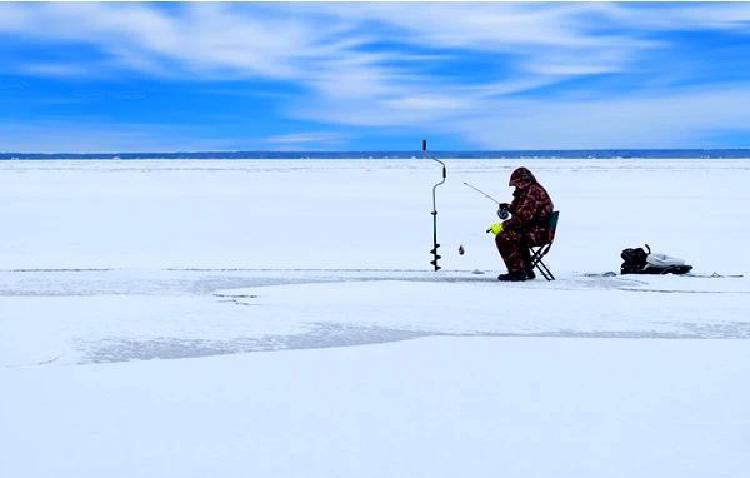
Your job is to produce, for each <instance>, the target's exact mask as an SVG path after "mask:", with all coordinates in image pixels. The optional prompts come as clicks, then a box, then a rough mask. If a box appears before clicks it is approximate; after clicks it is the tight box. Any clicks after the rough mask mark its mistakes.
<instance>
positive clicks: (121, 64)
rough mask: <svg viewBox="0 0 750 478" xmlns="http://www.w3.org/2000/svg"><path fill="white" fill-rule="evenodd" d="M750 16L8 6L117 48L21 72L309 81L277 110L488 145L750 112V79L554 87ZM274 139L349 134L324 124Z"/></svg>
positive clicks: (608, 138) (633, 62)
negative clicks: (572, 93)
mask: <svg viewBox="0 0 750 478" xmlns="http://www.w3.org/2000/svg"><path fill="white" fill-rule="evenodd" d="M749 24H750V6H748V5H747V4H715V3H709V4H700V3H699V4H693V3H691V4H677V5H668V4H657V5H654V4H645V5H640V4H635V5H625V4H618V3H615V4H609V3H486V2H482V3H454V2H446V3H392V2H384V3H378V2H373V3H312V4H310V3H250V4H221V3H200V4H194V3H187V4H167V5H159V4H151V3H148V4H137V3H40V4H36V3H35V4H21V3H4V4H0V35H11V36H14V37H17V38H22V39H23V38H26V39H33V40H34V41H42V42H49V43H54V44H62V45H65V44H84V45H87V46H89V47H91V48H95V49H97V50H98V51H99V52H100V54H101V55H102V58H103V59H102V60H100V63H98V64H93V63H92V62H91V60H89V61H88V62H86V61H82V60H80V59H78V60H70V61H67V62H63V61H60V60H58V61H57V62H50V61H40V60H38V59H34V58H29V59H28V61H26V62H21V63H18V64H14V65H10V67H12V68H13V69H14V70H15V72H16V73H20V74H26V75H37V76H45V77H65V76H68V77H73V76H78V77H80V76H86V75H87V72H88V71H91V75H92V76H93V75H94V74H95V73H94V71H93V70H96V65H98V66H100V67H102V68H104V69H110V70H111V69H120V70H121V71H135V72H138V73H139V74H142V75H146V76H152V77H155V78H179V79H181V80H184V81H198V82H208V81H217V80H242V79H263V80H267V81H276V82H280V83H285V84H289V85H294V86H295V87H298V88H300V93H299V94H297V95H296V96H292V97H291V99H287V100H284V102H283V103H280V104H279V105H277V108H278V109H279V111H281V112H282V113H283V114H284V115H286V117H287V118H296V119H301V120H305V121H308V122H310V121H312V122H316V123H318V124H320V125H331V126H354V127H357V126H360V127H399V126H419V127H421V128H429V130H435V131H444V132H460V133H461V134H462V135H463V137H464V138H465V142H466V143H467V144H474V145H477V146H482V147H515V146H517V147H542V146H543V145H544V146H547V147H564V146H568V145H569V146H570V147H582V146H586V145H594V144H596V145H599V146H607V145H608V144H610V145H611V144H614V143H617V144H618V145H625V144H624V143H628V144H631V143H632V144H631V145H633V146H637V145H645V144H648V145H654V146H658V145H666V144H672V143H675V142H678V141H682V140H684V138H685V137H690V138H693V137H699V136H701V135H705V134H708V133H710V132H711V131H715V130H716V129H718V128H728V127H730V126H732V125H733V123H732V122H734V121H739V120H743V121H745V120H746V119H747V118H746V117H745V116H744V114H743V113H742V112H741V111H740V108H738V107H737V105H738V104H739V102H738V101H732V98H746V85H744V84H742V85H737V84H733V85H730V86H727V87H725V88H724V89H723V90H722V91H720V92H718V93H717V92H716V91H715V90H714V89H709V88H704V89H701V88H699V87H696V86H695V85H692V86H691V87H690V88H689V89H686V88H682V87H679V86H674V87H673V88H672V89H670V88H662V89H660V90H658V91H657V90H651V91H636V89H634V90H633V91H621V92H618V94H617V95H615V96H611V91H606V92H605V91H601V90H599V89H597V88H593V87H592V88H589V89H585V88H579V89H578V90H577V91H578V97H577V98H576V99H575V100H572V99H570V98H569V97H567V96H565V95H564V94H562V93H560V94H554V93H550V91H551V90H550V89H551V88H553V87H555V86H556V85H564V84H568V83H570V82H572V81H576V80H586V79H587V78H597V77H603V76H617V75H632V74H634V73H637V72H638V71H639V68H641V65H642V62H643V61H644V59H650V58H652V57H653V55H656V54H657V53H658V52H659V51H662V50H664V49H666V48H669V46H670V43H669V39H667V38H665V37H664V36H662V35H659V32H668V31H674V30H716V31H722V32H735V33H736V34H739V35H744V34H745V32H746V28H747V26H748V25H749ZM465 58H470V59H485V60H486V59H491V60H492V61H493V62H495V63H497V64H499V65H501V66H502V67H498V69H497V71H496V72H495V74H491V75H474V74H472V73H476V71H477V69H481V66H479V67H476V68H475V69H474V70H472V68H471V67H463V70H462V72H461V73H462V74H459V75H456V74H444V73H443V72H441V71H440V70H439V69H438V70H436V68H437V67H439V66H441V65H444V68H449V67H450V64H451V63H450V62H451V61H455V60H456V59H458V60H461V59H465ZM92 65H93V67H92ZM665 77H666V75H665ZM676 80H679V78H677V79H676ZM674 83H675V85H676V84H677V83H678V81H675V82H674ZM747 87H748V88H750V83H748V85H747ZM539 90H544V91H546V92H547V93H546V94H543V95H535V94H534V93H535V92H536V91H539ZM561 91H562V90H561ZM582 91H584V92H585V93H581V92H582ZM688 106H689V108H688ZM689 111H692V114H690V113H689ZM696 111H700V114H695V112H696ZM313 129H315V128H313ZM499 131H500V132H502V133H498V132H499ZM540 132H541V133H540ZM592 138H596V139H592ZM261 141H265V143H266V144H269V145H272V146H276V147H288V146H293V147H297V146H303V147H309V148H312V147H315V145H317V146H323V147H327V146H331V145H342V144H344V145H345V144H346V141H345V140H343V139H342V136H337V135H332V134H331V133H326V132H317V133H288V132H284V133H283V134H278V135H270V136H268V137H267V138H266V140H261ZM607 142H609V143H607Z"/></svg>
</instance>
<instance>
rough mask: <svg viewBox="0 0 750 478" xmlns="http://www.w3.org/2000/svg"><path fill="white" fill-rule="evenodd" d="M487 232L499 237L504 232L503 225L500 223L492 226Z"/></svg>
mask: <svg viewBox="0 0 750 478" xmlns="http://www.w3.org/2000/svg"><path fill="white" fill-rule="evenodd" d="M487 232H491V233H492V234H494V235H496V236H497V235H498V234H500V233H501V232H503V223H502V222H498V223H496V224H493V225H491V226H490V228H489V229H487Z"/></svg>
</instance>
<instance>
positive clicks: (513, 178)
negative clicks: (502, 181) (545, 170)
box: [508, 166, 536, 187]
mask: <svg viewBox="0 0 750 478" xmlns="http://www.w3.org/2000/svg"><path fill="white" fill-rule="evenodd" d="M534 183H536V178H535V177H534V175H533V174H532V173H531V171H529V170H528V169H526V168H524V167H523V166H522V167H520V168H518V169H516V170H515V171H513V174H511V175H510V181H509V182H508V185H509V186H516V187H518V186H521V187H523V186H528V185H529V184H534Z"/></svg>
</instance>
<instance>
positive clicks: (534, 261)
mask: <svg viewBox="0 0 750 478" xmlns="http://www.w3.org/2000/svg"><path fill="white" fill-rule="evenodd" d="M530 249H531V252H532V255H531V268H532V269H534V268H536V269H537V270H538V271H539V273H540V274H541V275H542V277H544V278H545V279H547V280H548V281H551V280H555V276H554V274H552V271H551V270H550V269H549V267H547V264H545V263H544V262H542V258H543V257H544V256H545V255H546V251H544V246H542V247H539V248H537V249H536V250H534V248H533V247H532V248H530Z"/></svg>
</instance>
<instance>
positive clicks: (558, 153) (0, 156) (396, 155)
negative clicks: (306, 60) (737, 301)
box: [0, 149, 750, 160]
mask: <svg viewBox="0 0 750 478" xmlns="http://www.w3.org/2000/svg"><path fill="white" fill-rule="evenodd" d="M428 156H429V157H431V158H441V159H445V158H456V159H495V158H508V159H527V158H550V159H554V158H560V159H577V158H590V159H623V158H624V159H627V158H639V159H640V158H643V159H666V158H677V159H680V158H684V159H691V158H700V159H714V158H715V159H722V158H730V159H731V158H734V159H740V158H750V149H576V150H573V149H565V150H562V149H561V150H555V149H549V150H508V151H503V150H496V151H489V150H484V151H429V152H428ZM421 157H422V151H207V152H189V153H186V152H182V153H181V152H176V153H46V154H41V153H0V160H13V159H41V160H44V159H49V160H54V159H83V160H87V159H88V160H94V159H100V160H101V159H105V160H106V159H110V160H118V159H120V160H130V159H411V158H415V159H419V158H421Z"/></svg>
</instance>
